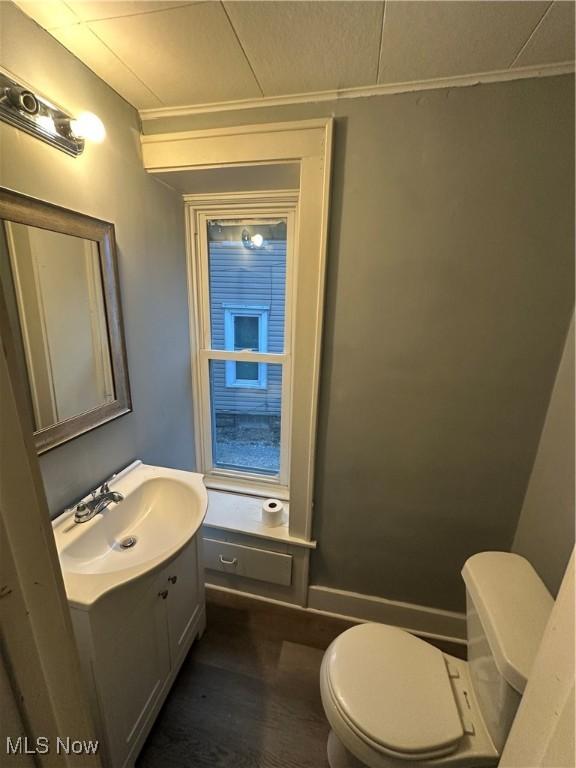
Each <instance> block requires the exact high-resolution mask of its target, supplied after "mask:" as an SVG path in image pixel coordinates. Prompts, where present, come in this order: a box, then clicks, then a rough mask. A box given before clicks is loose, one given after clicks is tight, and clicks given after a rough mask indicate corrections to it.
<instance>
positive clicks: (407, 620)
mask: <svg viewBox="0 0 576 768" xmlns="http://www.w3.org/2000/svg"><path fill="white" fill-rule="evenodd" d="M308 610H311V611H317V612H319V613H325V614H328V615H331V616H338V617H340V618H343V619H348V620H350V621H376V622H379V623H380V624H390V625H392V626H394V627H400V628H401V629H405V630H407V631H408V632H412V633H414V634H417V635H421V636H422V637H430V638H434V639H436V640H442V641H446V642H451V643H457V644H460V645H464V644H465V643H466V615H465V614H464V613H457V612H455V611H444V610H442V609H440V608H429V607H427V606H424V605H416V604H414V603H400V602H396V601H395V600H386V599H385V598H383V597H376V596H374V595H362V594H359V593H357V592H345V591H344V590H341V589H332V588H330V587H320V586H311V587H309V588H308Z"/></svg>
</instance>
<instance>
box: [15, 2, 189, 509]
mask: <svg viewBox="0 0 576 768" xmlns="http://www.w3.org/2000/svg"><path fill="white" fill-rule="evenodd" d="M0 64H1V65H2V66H3V67H5V68H6V69H8V70H10V71H12V72H13V73H14V74H16V75H17V76H19V77H21V78H22V79H23V80H25V81H29V83H30V84H32V85H33V86H34V87H35V88H36V89H37V90H38V91H39V92H40V93H42V94H44V95H45V96H47V97H48V98H49V99H52V100H53V101H55V102H56V103H60V104H62V105H63V106H65V107H67V108H68V109H69V110H70V111H71V112H73V113H77V112H80V111H82V110H89V111H92V112H95V113H96V114H97V115H98V116H99V117H100V118H101V119H102V121H103V122H104V124H105V126H106V130H107V133H108V135H107V138H106V140H105V141H104V143H102V144H101V145H94V144H91V145H90V144H89V145H88V146H87V147H86V151H85V153H84V155H83V156H81V157H80V158H76V159H74V158H71V157H68V156H67V155H65V154H63V153H62V152H59V151H58V150H56V149H54V148H52V147H50V146H48V145H47V144H43V143H42V142H40V141H38V140H36V139H33V138H31V137H29V136H27V135H26V134H24V133H22V132H20V131H17V130H16V129H15V128H12V127H10V126H7V125H6V124H4V123H0V142H1V143H0V184H1V185H2V186H5V187H10V188H12V189H15V190H17V191H18V192H23V193H25V194H29V195H33V196H35V197H39V198H41V199H44V200H48V201H50V202H52V203H55V204H57V205H62V206H65V207H67V208H72V209H73V210H76V211H81V212H82V213H87V214H90V215H91V216H96V217H97V218H101V219H106V220H107V221H111V222H113V223H114V225H115V227H116V238H117V242H118V249H119V262H120V263H119V267H120V281H121V293H122V303H123V309H124V321H125V326H126V342H127V351H128V364H129V369H130V378H131V385H132V397H133V406H134V412H133V413H131V414H129V415H127V416H124V417H122V418H120V419H117V420H116V421H114V422H111V423H110V424H107V425H105V426H103V427H100V428H99V429H97V430H95V431H93V432H90V433H88V434H86V435H83V436H82V437H79V438H78V439H76V440H74V441H72V442H70V443H68V444H67V445H65V446H63V447H61V448H57V449H55V450H53V451H51V452H49V453H47V454H45V455H44V456H42V457H41V461H40V463H41V468H42V474H43V477H44V482H45V485H46V491H47V495H48V501H49V504H50V508H51V511H52V512H53V513H55V512H57V511H59V510H60V509H61V508H62V507H63V506H64V505H65V504H67V503H68V502H70V501H71V500H73V499H74V498H76V497H78V496H79V495H81V494H82V493H83V492H85V491H86V490H87V489H88V488H90V487H92V486H93V485H95V484H96V483H97V482H99V481H100V480H101V479H103V478H105V477H106V476H108V475H109V474H110V473H111V472H113V471H114V470H115V469H117V468H119V467H121V466H123V465H125V464H127V463H129V462H130V461H131V460H133V459H134V458H142V459H144V460H145V461H148V462H150V463H158V464H164V465H167V466H173V467H179V468H186V469H190V468H192V467H193V466H194V447H193V437H192V435H193V431H192V406H191V384H190V349H189V339H188V306H187V294H186V264H185V246H184V219H183V204H182V200H181V197H180V195H178V194H176V193H175V192H173V191H172V190H171V189H169V188H168V187H166V186H165V185H163V184H161V183H160V182H158V181H156V180H155V179H153V178H151V177H150V176H148V175H147V174H146V173H145V172H144V170H143V167H142V161H141V157H140V143H139V129H140V125H139V118H138V115H137V113H136V111H135V110H134V109H133V108H132V107H131V106H129V105H128V104H127V103H126V102H125V101H124V100H123V99H122V98H120V96H118V95H117V94H116V93H115V92H114V91H113V90H112V89H111V88H109V87H108V86H107V85H106V84H105V83H103V82H102V80H100V79H99V78H97V77H96V76H95V75H94V74H93V73H92V72H90V71H89V70H88V69H87V68H86V67H84V65H82V64H81V63H80V62H79V61H78V60H77V59H76V58H75V57H74V56H72V55H71V54H70V53H68V51H66V50H65V49H64V48H63V47H62V46H60V45H59V43H57V42H56V40H54V38H52V37H51V36H50V35H49V34H48V33H46V32H44V31H43V30H41V29H40V28H39V27H38V26H37V25H36V24H34V22H32V21H30V20H29V19H28V18H27V17H25V16H24V15H23V14H22V13H21V12H20V11H19V10H18V9H16V8H15V7H14V6H13V5H12V4H9V3H0ZM70 322H74V318H73V317H71V318H70Z"/></svg>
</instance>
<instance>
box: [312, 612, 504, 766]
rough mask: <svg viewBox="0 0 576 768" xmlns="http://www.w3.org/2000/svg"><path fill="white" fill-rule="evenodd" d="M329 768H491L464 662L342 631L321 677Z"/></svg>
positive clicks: (493, 760) (367, 630) (393, 638)
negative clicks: (447, 767) (412, 767)
mask: <svg viewBox="0 0 576 768" xmlns="http://www.w3.org/2000/svg"><path fill="white" fill-rule="evenodd" d="M320 691H321V696H322V703H323V705H324V711H325V712H326V716H327V718H328V722H329V723H330V725H331V727H332V732H331V734H330V739H329V743H328V761H329V764H330V767H331V768H362V767H363V766H368V767H369V768H394V767H396V768H409V766H416V765H417V766H419V768H423V767H424V766H426V765H427V764H430V765H434V766H461V767H462V768H464V767H465V766H466V767H467V766H474V767H475V768H480V767H481V766H490V765H496V764H497V762H498V752H497V750H496V748H495V747H494V744H493V743H492V741H491V739H490V736H489V733H488V731H487V728H486V726H485V724H484V722H483V720H482V717H481V714H480V710H479V708H478V706H477V703H476V701H475V698H474V695H473V691H472V686H471V684H470V679H469V676H468V670H467V665H466V662H463V661H462V660H460V659H457V658H455V657H453V656H449V655H447V654H443V653H442V652H441V651H439V650H438V649H437V648H434V647H433V646H432V645H430V644H429V643H426V642H425V641H423V640H420V639H419V638H417V637H414V636H413V635H410V634H409V633H408V632H405V631H404V630H401V629H396V628H395V627H389V626H386V625H382V624H362V625H359V626H357V627H353V628H352V629H349V630H347V631H346V632H344V633H343V634H342V635H340V636H339V637H338V638H336V640H335V641H334V642H333V643H332V645H331V646H330V647H329V648H328V650H327V651H326V654H325V655H324V659H323V662H322V668H321V673H320Z"/></svg>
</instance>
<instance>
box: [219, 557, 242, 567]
mask: <svg viewBox="0 0 576 768" xmlns="http://www.w3.org/2000/svg"><path fill="white" fill-rule="evenodd" d="M218 559H219V560H220V562H221V563H222V565H238V558H237V557H233V558H232V560H226V558H225V557H224V555H218Z"/></svg>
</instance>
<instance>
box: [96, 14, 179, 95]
mask: <svg viewBox="0 0 576 768" xmlns="http://www.w3.org/2000/svg"><path fill="white" fill-rule="evenodd" d="M86 26H87V27H88V29H89V30H90V33H91V34H93V35H94V37H95V38H96V39H97V40H98V41H99V42H100V43H102V45H103V46H104V48H106V49H107V50H108V51H110V53H111V54H112V56H114V58H115V59H117V60H118V61H119V62H120V64H122V66H123V67H124V68H125V69H127V70H128V72H130V73H131V74H132V75H133V76H134V77H135V78H136V80H138V82H139V83H141V84H142V85H143V87H144V88H146V90H147V91H148V93H150V94H152V96H154V98H155V99H157V100H158V101H159V102H160V104H164V106H166V102H165V101H162V99H161V98H160V96H158V94H157V93H155V92H154V91H153V90H152V88H150V86H149V85H148V84H147V83H145V82H144V80H142V78H141V77H139V76H138V75H137V74H136V72H134V70H133V69H132V68H131V67H129V66H128V64H126V62H125V61H123V59H121V58H120V56H119V55H118V54H117V53H116V51H114V50H112V48H110V46H109V45H108V44H107V43H105V42H104V40H102V38H101V37H100V35H98V33H97V32H96V31H95V30H93V29H92V27H91V26H90V24H86Z"/></svg>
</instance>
